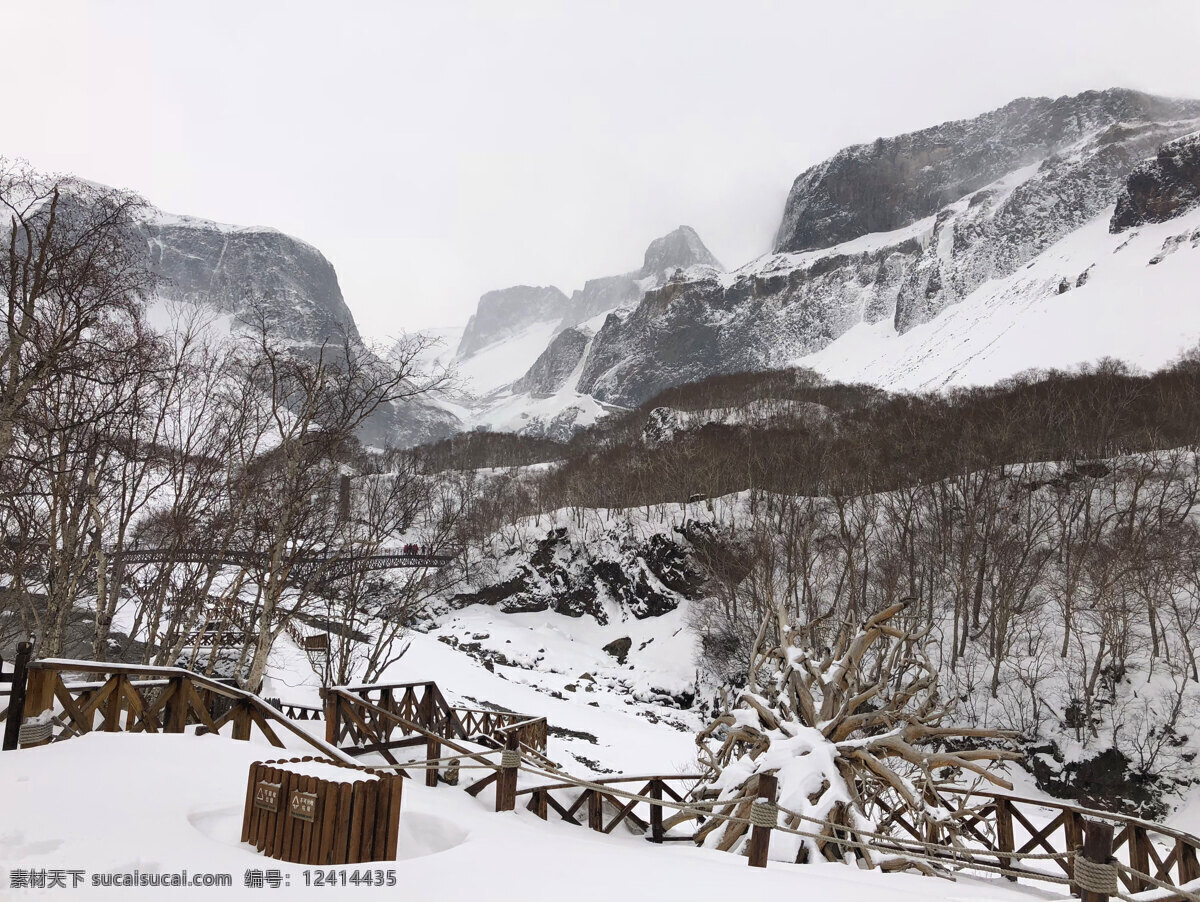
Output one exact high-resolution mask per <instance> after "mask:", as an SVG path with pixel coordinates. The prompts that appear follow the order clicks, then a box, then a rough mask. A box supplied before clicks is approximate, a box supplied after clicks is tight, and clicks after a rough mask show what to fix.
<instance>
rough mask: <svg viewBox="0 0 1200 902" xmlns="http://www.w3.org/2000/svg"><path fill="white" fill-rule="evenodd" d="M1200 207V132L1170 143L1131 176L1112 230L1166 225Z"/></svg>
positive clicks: (1122, 194)
mask: <svg viewBox="0 0 1200 902" xmlns="http://www.w3.org/2000/svg"><path fill="white" fill-rule="evenodd" d="M1197 204H1200V132H1195V133H1193V134H1190V135H1185V136H1184V137H1182V138H1179V139H1177V140H1175V141H1169V142H1168V143H1166V144H1164V145H1163V146H1162V147H1161V148H1159V151H1158V153H1157V154H1156V155H1155V157H1154V158H1153V159H1151V160H1146V161H1144V162H1142V163H1140V164H1138V166H1137V167H1136V168H1135V169H1134V170H1133V172H1131V173H1130V174H1129V178H1128V179H1127V180H1126V182H1125V187H1124V189H1123V190H1122V191H1121V193H1120V195H1119V196H1118V197H1117V209H1116V210H1115V211H1114V212H1113V218H1112V222H1111V223H1110V225H1109V228H1110V229H1111V230H1112V231H1113V232H1123V231H1125V230H1126V229H1129V228H1133V227H1134V226H1139V225H1144V224H1145V223H1148V222H1166V221H1167V220H1169V219H1173V218H1175V217H1176V216H1178V215H1180V214H1181V213H1184V212H1186V211H1188V210H1190V209H1192V208H1193V207H1195V206H1196V205H1197Z"/></svg>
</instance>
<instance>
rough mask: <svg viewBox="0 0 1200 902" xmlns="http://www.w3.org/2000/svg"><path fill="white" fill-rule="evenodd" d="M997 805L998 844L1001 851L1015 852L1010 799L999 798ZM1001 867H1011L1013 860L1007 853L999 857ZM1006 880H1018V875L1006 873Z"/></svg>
mask: <svg viewBox="0 0 1200 902" xmlns="http://www.w3.org/2000/svg"><path fill="white" fill-rule="evenodd" d="M995 807H996V846H997V848H998V849H999V851H1001V852H1015V851H1016V848H1017V846H1016V840H1015V838H1014V836H1013V816H1012V809H1011V808H1009V803H1008V799H1005V798H997V799H996V802H995ZM999 861H1000V867H1002V868H1011V867H1012V863H1013V860H1012V859H1011V858H1009V857H1008V856H1006V855H1001V856H1000V858H999ZM1004 879H1005V880H1012V881H1013V882H1016V879H1017V878H1016V877H1013V876H1012V875H1011V874H1005V875H1004Z"/></svg>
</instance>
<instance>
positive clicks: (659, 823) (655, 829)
mask: <svg viewBox="0 0 1200 902" xmlns="http://www.w3.org/2000/svg"><path fill="white" fill-rule="evenodd" d="M662 797H663V784H662V780H651V781H650V798H652V799H654V801H655V802H661V801H662ZM662 841H663V809H662V805H655V804H654V803H653V802H651V803H650V842H658V843H660V842H662Z"/></svg>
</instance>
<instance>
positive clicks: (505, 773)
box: [496, 733, 521, 811]
mask: <svg viewBox="0 0 1200 902" xmlns="http://www.w3.org/2000/svg"><path fill="white" fill-rule="evenodd" d="M519 744H520V738H519V737H518V736H517V734H516V733H510V734H509V735H508V738H507V739H505V740H504V753H503V754H502V755H501V757H500V771H499V774H498V776H497V778H496V810H497V811H513V810H515V809H516V807H517V769H518V768H519V767H520V766H521V753H520V751H518V745H519Z"/></svg>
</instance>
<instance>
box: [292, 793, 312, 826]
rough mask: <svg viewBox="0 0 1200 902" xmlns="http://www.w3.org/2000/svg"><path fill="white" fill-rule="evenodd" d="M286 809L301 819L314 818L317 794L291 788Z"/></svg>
mask: <svg viewBox="0 0 1200 902" xmlns="http://www.w3.org/2000/svg"><path fill="white" fill-rule="evenodd" d="M288 811H289V812H291V815H292V817H298V818H300V820H302V821H311V820H314V819H315V818H316V816H317V794H316V793H315V792H300V791H299V790H295V789H294V790H292V798H291V801H290V802H289V804H288Z"/></svg>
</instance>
